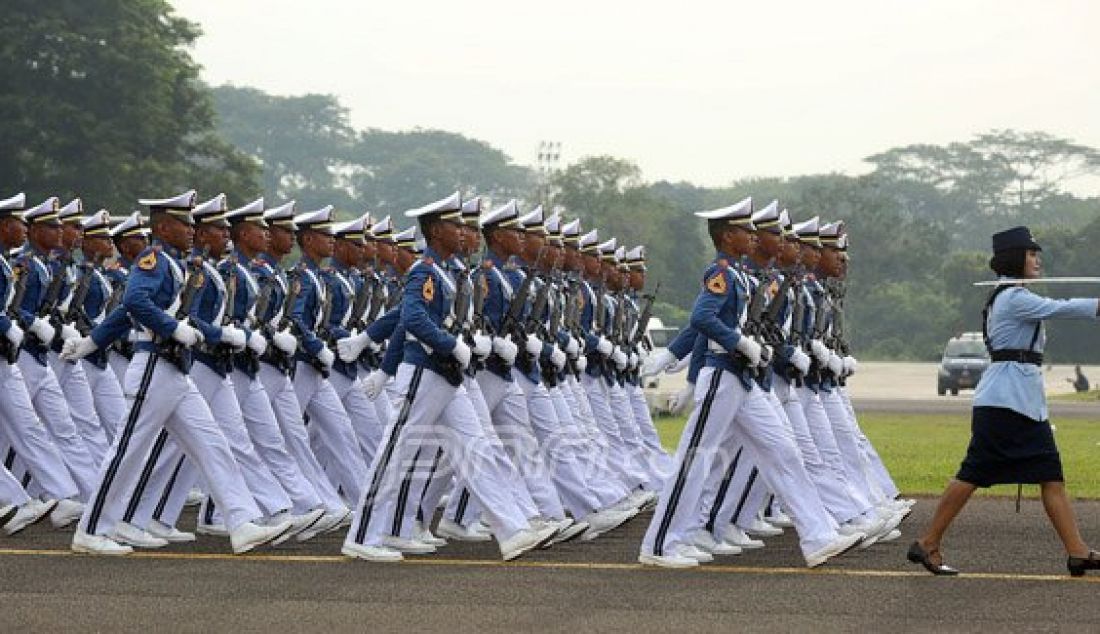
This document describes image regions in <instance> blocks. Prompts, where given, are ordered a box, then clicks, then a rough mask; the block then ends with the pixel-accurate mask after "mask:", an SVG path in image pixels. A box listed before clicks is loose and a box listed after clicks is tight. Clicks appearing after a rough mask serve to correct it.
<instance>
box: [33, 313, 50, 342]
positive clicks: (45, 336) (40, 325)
mask: <svg viewBox="0 0 1100 634" xmlns="http://www.w3.org/2000/svg"><path fill="white" fill-rule="evenodd" d="M27 330H29V331H31V334H32V335H34V336H35V337H38V340H39V341H41V342H42V343H50V342H51V341H53V336H54V328H53V326H51V325H50V322H49V320H47V319H44V318H42V317H36V318H35V320H34V321H32V322H31V327H30V328H28V329H27Z"/></svg>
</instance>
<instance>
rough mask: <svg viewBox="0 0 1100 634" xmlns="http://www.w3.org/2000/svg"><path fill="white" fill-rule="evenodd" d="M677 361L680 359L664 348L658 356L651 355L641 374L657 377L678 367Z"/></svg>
mask: <svg viewBox="0 0 1100 634" xmlns="http://www.w3.org/2000/svg"><path fill="white" fill-rule="evenodd" d="M677 361H679V359H677V358H676V355H674V354H672V353H671V352H669V351H668V349H667V348H663V349H661V351H660V352H658V353H657V354H651V355H649V358H648V359H646V360H645V364H644V365H643V366H642V371H641V373H640V374H641V375H642V376H655V375H657V374H660V373H662V372H664V371H665V370H667V369H669V368H671V367H672V366H674V365H676V362H677Z"/></svg>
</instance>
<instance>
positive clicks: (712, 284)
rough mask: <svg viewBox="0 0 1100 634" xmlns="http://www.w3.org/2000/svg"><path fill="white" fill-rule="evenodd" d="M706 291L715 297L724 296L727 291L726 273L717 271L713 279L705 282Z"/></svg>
mask: <svg viewBox="0 0 1100 634" xmlns="http://www.w3.org/2000/svg"><path fill="white" fill-rule="evenodd" d="M707 290H708V291H710V292H712V293H715V294H716V295H725V294H726V291H727V290H729V288H728V285H727V284H726V272H725V271H724V270H723V271H718V272H717V273H715V274H714V276H713V277H711V278H710V279H709V280H707Z"/></svg>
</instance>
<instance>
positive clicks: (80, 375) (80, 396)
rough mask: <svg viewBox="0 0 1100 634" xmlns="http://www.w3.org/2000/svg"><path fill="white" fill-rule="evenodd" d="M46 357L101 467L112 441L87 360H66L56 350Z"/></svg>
mask: <svg viewBox="0 0 1100 634" xmlns="http://www.w3.org/2000/svg"><path fill="white" fill-rule="evenodd" d="M46 359H47V362H48V363H49V364H50V369H52V370H53V372H54V376H56V377H57V384H58V385H60V386H61V393H62V394H64V395H65V402H66V403H68V404H69V416H70V417H71V418H72V419H73V423H74V424H75V425H76V429H77V431H79V432H80V436H81V437H82V438H83V439H84V446H85V447H87V448H88V451H89V452H91V454H92V460H93V461H95V464H96V466H97V467H98V466H99V463H100V462H103V455H104V454H106V453H107V445H108V441H107V434H106V433H105V432H104V431H103V425H102V424H100V422H99V415H98V414H96V408H95V398H93V397H92V387H91V385H90V384H89V383H88V377H87V375H86V374H84V364H83V363H81V362H80V361H62V360H61V357H59V356H57V353H56V352H48V353H46Z"/></svg>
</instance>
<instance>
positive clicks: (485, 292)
mask: <svg viewBox="0 0 1100 634" xmlns="http://www.w3.org/2000/svg"><path fill="white" fill-rule="evenodd" d="M481 295H482V296H483V297H488V296H489V276H488V275H482V276H481Z"/></svg>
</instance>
